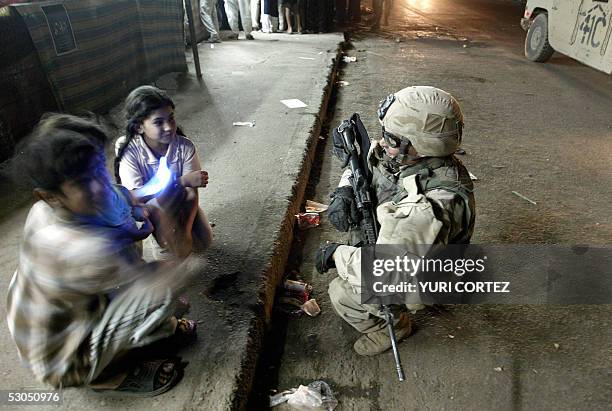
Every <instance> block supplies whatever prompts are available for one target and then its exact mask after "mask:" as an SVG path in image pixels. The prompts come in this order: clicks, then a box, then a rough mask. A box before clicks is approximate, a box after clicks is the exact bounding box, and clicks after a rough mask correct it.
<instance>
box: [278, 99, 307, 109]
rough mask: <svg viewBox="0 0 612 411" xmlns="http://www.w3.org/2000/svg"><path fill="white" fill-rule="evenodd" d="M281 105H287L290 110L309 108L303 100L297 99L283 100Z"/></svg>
mask: <svg viewBox="0 0 612 411" xmlns="http://www.w3.org/2000/svg"><path fill="white" fill-rule="evenodd" d="M280 102H281V103H283V104H284V105H286V106H287V107H289V108H301V107H308V104H306V103H304V102H303V101H302V100H299V99H297V98H291V99H288V100H281V101H280Z"/></svg>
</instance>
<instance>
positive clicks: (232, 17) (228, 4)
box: [225, 0, 250, 39]
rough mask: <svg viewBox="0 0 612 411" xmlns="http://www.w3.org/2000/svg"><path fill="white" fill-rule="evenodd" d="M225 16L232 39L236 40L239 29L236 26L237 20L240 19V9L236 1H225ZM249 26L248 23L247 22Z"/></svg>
mask: <svg viewBox="0 0 612 411" xmlns="http://www.w3.org/2000/svg"><path fill="white" fill-rule="evenodd" d="M225 14H226V15H227V22H228V23H229V26H230V29H231V30H232V36H231V37H230V38H232V39H238V35H239V34H240V27H239V26H238V18H239V17H240V16H239V14H240V9H239V8H238V0H225ZM249 24H250V22H249Z"/></svg>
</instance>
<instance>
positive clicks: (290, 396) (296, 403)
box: [270, 381, 338, 411]
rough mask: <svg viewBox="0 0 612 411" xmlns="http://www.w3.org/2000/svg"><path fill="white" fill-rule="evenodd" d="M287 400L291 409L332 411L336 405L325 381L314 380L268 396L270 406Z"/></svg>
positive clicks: (336, 401) (335, 400)
mask: <svg viewBox="0 0 612 411" xmlns="http://www.w3.org/2000/svg"><path fill="white" fill-rule="evenodd" d="M284 402H287V404H288V405H290V406H291V409H299V410H321V411H332V410H333V409H334V408H336V407H337V406H338V400H337V399H336V398H334V394H333V393H332V390H331V388H329V385H328V384H327V383H326V382H325V381H314V382H311V383H310V384H308V386H305V385H300V386H299V387H298V388H292V389H290V390H287V391H283V392H281V393H278V394H276V395H271V396H270V407H275V406H277V405H279V404H282V403H284Z"/></svg>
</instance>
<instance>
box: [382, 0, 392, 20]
mask: <svg viewBox="0 0 612 411" xmlns="http://www.w3.org/2000/svg"><path fill="white" fill-rule="evenodd" d="M384 2H385V8H384V10H383V19H382V24H383V26H388V25H389V15H390V14H391V9H392V8H393V0H384Z"/></svg>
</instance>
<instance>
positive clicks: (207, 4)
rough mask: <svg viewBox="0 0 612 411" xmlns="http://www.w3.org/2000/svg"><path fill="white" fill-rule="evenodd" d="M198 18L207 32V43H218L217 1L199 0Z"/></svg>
mask: <svg viewBox="0 0 612 411" xmlns="http://www.w3.org/2000/svg"><path fill="white" fill-rule="evenodd" d="M200 20H202V24H203V25H204V28H205V29H206V31H207V32H208V34H209V37H208V40H206V42H207V43H219V42H220V41H221V39H220V38H219V20H218V19H217V2H216V1H215V0H200Z"/></svg>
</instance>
